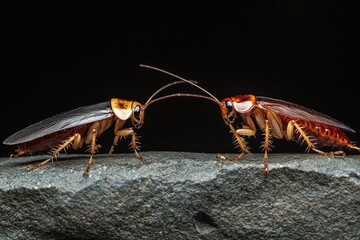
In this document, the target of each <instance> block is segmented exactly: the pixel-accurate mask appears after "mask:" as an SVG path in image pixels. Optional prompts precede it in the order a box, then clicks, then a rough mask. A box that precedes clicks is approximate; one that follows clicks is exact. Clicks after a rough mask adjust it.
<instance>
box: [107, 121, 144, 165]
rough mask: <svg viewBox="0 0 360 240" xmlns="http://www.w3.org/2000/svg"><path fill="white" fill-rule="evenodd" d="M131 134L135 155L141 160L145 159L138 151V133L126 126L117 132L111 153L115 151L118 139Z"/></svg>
mask: <svg viewBox="0 0 360 240" xmlns="http://www.w3.org/2000/svg"><path fill="white" fill-rule="evenodd" d="M129 135H131V143H130V144H131V149H132V150H133V151H134V153H135V157H136V158H137V159H139V160H144V158H143V157H141V156H140V155H139V153H138V145H137V144H138V141H137V137H136V133H135V132H134V130H133V129H132V128H124V129H120V130H118V131H116V132H115V137H114V141H113V145H112V146H111V149H110V152H109V155H111V153H112V152H113V151H114V147H115V146H116V144H117V142H118V140H119V139H121V138H122V137H126V136H129Z"/></svg>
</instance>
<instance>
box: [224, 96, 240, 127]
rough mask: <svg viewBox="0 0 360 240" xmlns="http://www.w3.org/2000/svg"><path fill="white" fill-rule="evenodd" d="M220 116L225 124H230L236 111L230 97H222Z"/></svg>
mask: <svg viewBox="0 0 360 240" xmlns="http://www.w3.org/2000/svg"><path fill="white" fill-rule="evenodd" d="M220 112H221V116H222V118H223V119H224V121H225V123H226V124H232V123H233V122H234V121H235V118H236V111H235V108H234V104H233V101H232V99H231V98H224V99H223V100H222V101H221V105H220Z"/></svg>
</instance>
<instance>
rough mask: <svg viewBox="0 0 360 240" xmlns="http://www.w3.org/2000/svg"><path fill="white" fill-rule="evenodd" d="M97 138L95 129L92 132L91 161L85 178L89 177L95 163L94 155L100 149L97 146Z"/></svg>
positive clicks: (85, 172)
mask: <svg viewBox="0 0 360 240" xmlns="http://www.w3.org/2000/svg"><path fill="white" fill-rule="evenodd" d="M96 136H97V130H96V129H95V128H94V129H93V130H92V132H91V145H90V159H89V162H88V164H87V166H86V169H85V171H84V173H83V176H84V177H87V176H89V170H90V167H91V164H92V162H93V158H94V154H95V151H96V149H97V148H98V146H97V145H96Z"/></svg>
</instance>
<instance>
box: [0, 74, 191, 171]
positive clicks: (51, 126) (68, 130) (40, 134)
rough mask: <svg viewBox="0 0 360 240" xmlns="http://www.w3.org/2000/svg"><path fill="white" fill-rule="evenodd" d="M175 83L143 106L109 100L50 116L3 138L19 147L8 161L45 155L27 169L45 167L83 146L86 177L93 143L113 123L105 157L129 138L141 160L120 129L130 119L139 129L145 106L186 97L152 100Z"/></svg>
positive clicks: (95, 146) (94, 149)
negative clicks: (86, 152) (85, 148)
mask: <svg viewBox="0 0 360 240" xmlns="http://www.w3.org/2000/svg"><path fill="white" fill-rule="evenodd" d="M179 83H184V81H177V82H172V83H169V84H167V85H165V86H163V87H161V88H160V89H159V90H157V91H156V92H155V93H154V94H153V95H151V97H150V98H149V99H148V100H147V102H146V103H145V104H144V105H142V104H141V103H139V102H137V101H130V100H124V99H119V98H112V99H111V100H110V101H106V102H102V103H98V104H93V105H88V106H83V107H79V108H76V109H73V110H70V111H66V112H64V113H60V114H57V115H54V116H52V117H49V118H47V119H45V120H42V121H40V122H37V123H35V124H32V125H30V126H28V127H26V128H24V129H22V130H20V131H18V132H16V133H14V134H13V135H11V136H9V137H8V138H6V139H5V140H4V142H3V143H4V144H6V145H19V148H18V149H17V150H16V152H15V154H12V155H11V156H10V157H19V156H21V155H30V154H35V153H41V152H44V151H49V152H48V153H49V154H50V155H51V157H50V158H48V159H46V160H45V161H43V162H41V163H39V164H30V165H29V166H28V168H29V169H33V168H39V167H41V166H43V165H45V164H46V163H48V162H49V161H52V160H53V159H54V158H56V157H57V156H58V154H59V153H60V152H61V151H62V150H66V149H67V148H69V147H70V146H72V148H73V149H79V148H81V147H82V146H83V144H84V143H85V144H86V145H88V146H89V152H90V159H89V161H88V164H87V167H86V169H85V171H84V174H83V175H84V176H88V172H89V169H90V166H91V164H92V162H93V156H94V154H95V152H97V150H98V149H99V147H100V145H98V144H96V139H97V137H99V136H100V135H101V134H102V133H103V132H104V131H105V130H107V129H108V128H110V126H111V125H112V124H113V122H115V126H114V134H115V137H114V140H113V144H112V146H111V148H110V151H109V154H111V153H112V152H113V151H114V147H115V145H116V144H117V142H118V140H119V139H121V138H122V137H126V136H130V135H131V143H130V147H131V149H132V150H133V151H134V153H135V157H136V158H137V159H139V160H143V157H141V156H140V155H139V153H138V144H139V142H138V138H137V135H136V133H135V131H134V130H133V128H131V127H128V128H123V126H124V124H125V122H126V121H127V120H128V119H129V118H130V119H131V121H132V124H133V126H134V127H135V128H140V127H141V126H142V125H143V122H144V116H145V109H146V108H147V107H148V106H149V105H151V104H152V103H154V102H156V101H159V100H162V99H165V98H170V97H177V96H180V95H181V96H186V95H187V94H180V95H178V94H170V95H167V96H163V97H159V98H157V99H153V98H154V97H155V95H157V94H158V93H159V92H160V91H162V90H164V89H165V88H168V87H170V86H172V85H175V84H179ZM192 83H193V82H192ZM189 95H191V94H189Z"/></svg>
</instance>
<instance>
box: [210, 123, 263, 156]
mask: <svg viewBox="0 0 360 240" xmlns="http://www.w3.org/2000/svg"><path fill="white" fill-rule="evenodd" d="M228 125H229V127H230V130H231V132H232V134H233V136H234V139H235V140H234V141H236V142H237V146H239V147H240V149H241V150H242V152H241V153H240V154H239V155H238V156H237V157H234V158H231V157H226V156H223V155H221V154H218V155H217V156H216V157H217V158H218V159H220V160H228V161H238V160H240V159H241V158H242V157H243V156H244V154H245V153H251V152H250V150H249V149H248V148H247V146H246V142H245V141H244V139H243V138H242V137H241V136H253V135H255V133H256V132H255V131H253V130H251V129H249V128H246V127H245V128H242V129H238V130H235V128H234V126H233V125H232V124H228Z"/></svg>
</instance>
